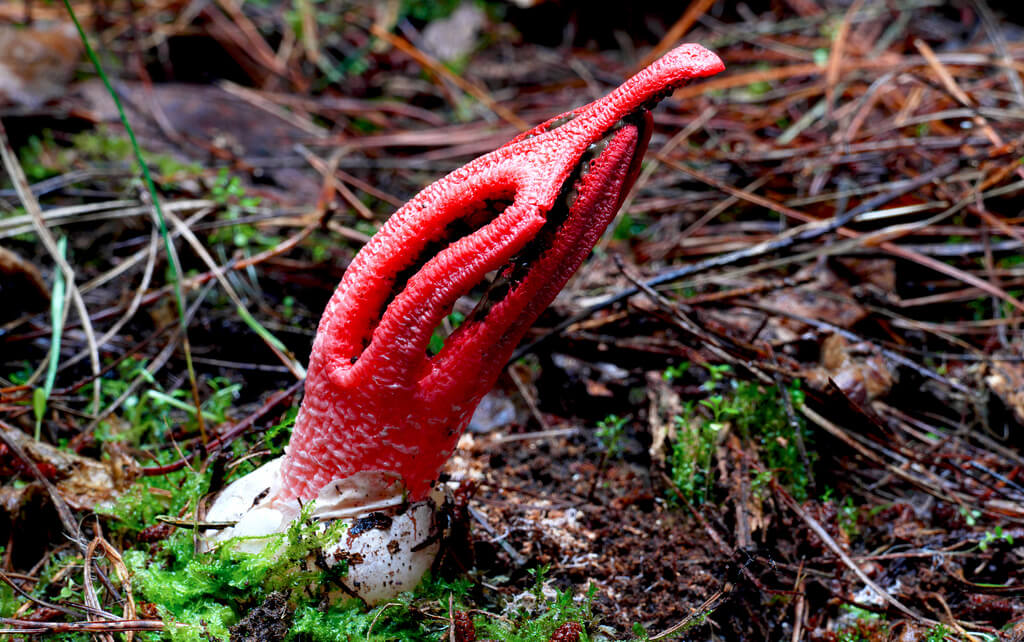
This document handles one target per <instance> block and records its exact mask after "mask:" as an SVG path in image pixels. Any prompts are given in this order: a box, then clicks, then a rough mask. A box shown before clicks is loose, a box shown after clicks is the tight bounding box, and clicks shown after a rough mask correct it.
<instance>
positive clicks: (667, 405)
mask: <svg viewBox="0 0 1024 642" xmlns="http://www.w3.org/2000/svg"><path fill="white" fill-rule="evenodd" d="M647 399H648V400H649V408H650V410H649V411H648V413H647V425H648V428H649V430H650V431H651V448H650V453H651V459H653V460H654V461H656V462H658V463H659V464H664V463H665V449H666V446H667V445H668V444H669V443H671V442H672V441H674V440H675V438H676V421H675V418H676V417H678V416H680V415H682V414H683V401H682V399H681V398H680V397H679V394H678V393H676V391H675V390H673V389H672V386H671V385H670V384H669V383H668V382H667V381H665V379H664V377H663V376H662V374H661V372H660V371H657V370H652V371H650V372H648V373H647Z"/></svg>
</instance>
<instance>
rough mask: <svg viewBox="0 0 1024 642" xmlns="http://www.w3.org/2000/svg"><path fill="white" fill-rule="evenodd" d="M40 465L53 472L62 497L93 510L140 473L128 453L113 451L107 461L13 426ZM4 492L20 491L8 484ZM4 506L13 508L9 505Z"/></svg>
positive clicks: (13, 435)
mask: <svg viewBox="0 0 1024 642" xmlns="http://www.w3.org/2000/svg"><path fill="white" fill-rule="evenodd" d="M7 435H8V436H9V437H10V438H11V439H13V440H15V441H16V442H17V443H18V445H20V446H21V448H22V449H23V450H24V451H25V452H26V453H27V454H28V456H29V457H30V458H31V459H32V461H33V462H34V463H35V464H36V466H37V467H38V468H40V469H41V470H43V471H48V472H46V473H44V474H48V476H52V481H53V482H54V484H55V485H56V486H57V490H58V491H59V492H60V494H61V497H63V498H64V501H66V502H67V503H68V506H70V507H71V508H72V509H75V510H92V509H93V508H95V506H96V504H98V503H100V502H103V501H107V500H110V499H113V498H115V497H117V496H118V495H119V494H120V493H122V492H123V491H124V490H126V489H127V488H128V487H129V486H130V485H131V484H132V482H134V481H135V480H136V479H137V478H138V477H139V467H138V465H137V464H136V463H135V461H134V460H133V459H132V458H131V457H129V456H128V455H127V454H125V453H122V452H118V451H111V452H108V453H106V454H107V457H106V458H105V459H104V460H103V461H97V460H95V459H93V458H91V457H83V456H81V455H77V454H75V453H72V452H67V451H65V450H61V449H59V448H56V447H54V446H51V445H50V444H47V443H43V442H41V441H36V440H35V439H33V438H32V437H30V436H28V435H26V434H25V433H23V432H21V431H19V430H9V431H7ZM4 490H5V493H3V495H4V496H5V497H7V498H8V499H9V500H16V499H17V497H19V496H20V495H17V494H14V493H10V491H8V490H7V487H6V486H5V487H4ZM4 508H6V509H8V510H9V509H10V508H11V507H10V506H7V505H5V506H4Z"/></svg>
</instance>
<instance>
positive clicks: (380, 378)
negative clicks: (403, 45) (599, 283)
mask: <svg viewBox="0 0 1024 642" xmlns="http://www.w3.org/2000/svg"><path fill="white" fill-rule="evenodd" d="M722 69H724V66H723V65H722V62H721V61H720V60H719V59H718V57H717V56H715V54H713V53H711V52H710V51H708V50H707V49H704V48H703V47H701V46H699V45H692V44H691V45H682V46H680V47H678V48H676V49H674V50H672V51H671V52H669V53H667V54H666V55H665V56H663V57H662V58H660V59H659V60H657V61H655V62H654V63H653V64H651V65H650V66H649V67H647V68H646V69H644V70H643V71H641V72H640V73H638V74H637V75H635V76H633V77H632V78H630V79H629V80H627V81H626V82H625V83H623V84H622V85H621V86H620V87H619V88H617V89H616V90H614V91H613V92H611V93H610V94H608V95H607V96H605V97H604V98H601V99H600V100H597V101H595V102H593V103H591V104H589V105H587V106H585V107H581V108H579V109H576V110H574V111H572V112H569V113H568V114H564V115H563V116H560V117H559V118H556V119H552V120H551V121H548V122H547V123H544V124H542V125H540V126H538V127H536V128H534V129H532V130H531V131H529V132H526V133H524V134H522V135H520V136H518V137H516V138H515V139H513V140H512V141H511V142H509V143H508V144H507V145H505V146H503V147H501V148H499V149H497V150H495V151H493V152H491V153H490V154H487V155H485V156H482V157H480V158H478V159H476V160H474V161H472V162H471V163H469V164H467V165H465V166H463V167H461V168H459V169H457V170H455V171H454V172H452V173H451V174H449V175H448V176H445V177H444V178H442V179H440V180H439V181H437V182H436V183H434V184H432V185H430V186H428V187H427V188H425V189H424V190H423V191H422V192H420V193H419V194H417V195H416V196H415V197H414V198H413V199H412V200H411V201H409V202H408V203H406V204H405V205H404V206H402V207H401V208H400V209H399V210H398V211H397V212H395V214H394V215H393V216H392V217H391V218H390V219H388V221H387V222H386V223H385V224H384V225H383V227H381V229H380V231H379V232H378V233H377V234H376V235H375V236H374V237H373V239H372V240H371V241H370V242H369V243H368V244H367V245H366V246H365V247H364V248H363V249H362V250H361V251H360V252H359V254H358V255H357V256H356V257H355V259H354V260H353V261H352V264H351V265H350V266H349V268H348V270H347V271H346V272H345V276H344V278H343V279H342V281H341V284H340V285H339V286H338V289H337V290H336V291H335V293H334V296H333V297H332V298H331V300H330V301H329V302H328V304H327V308H326V310H324V314H323V317H322V318H321V319H320V327H319V330H318V332H317V336H316V339H315V341H314V343H313V352H312V355H311V356H310V363H309V374H308V377H307V380H306V394H305V398H304V399H303V402H302V407H301V409H300V410H299V415H298V418H297V420H296V423H295V430H294V432H293V436H292V439H291V443H290V444H289V446H288V452H287V456H286V459H285V461H284V464H283V466H282V475H283V489H282V499H294V498H300V499H311V498H314V497H316V495H317V493H318V492H319V490H320V488H321V487H322V486H324V485H325V484H327V483H328V482H330V481H332V480H334V479H339V478H342V477H346V476H348V475H351V474H352V473H355V472H358V471H363V470H389V471H397V472H399V473H400V474H401V475H402V476H403V478H404V480H405V483H406V486H407V487H408V489H409V492H410V494H411V496H412V499H414V500H416V499H420V498H422V497H423V496H424V495H425V494H426V493H427V492H428V491H429V489H430V486H431V484H432V482H433V481H434V480H435V479H436V477H437V473H438V471H439V470H440V468H441V466H443V465H444V463H445V461H446V460H447V459H448V457H449V455H451V452H452V450H453V449H454V447H455V444H456V442H457V441H458V438H459V435H460V434H461V433H462V430H463V429H464V428H465V425H466V423H467V422H468V421H469V418H470V416H471V415H472V413H473V410H474V409H475V408H476V405H477V403H478V402H479V400H480V398H481V397H482V396H483V395H484V394H485V393H486V392H487V391H488V390H489V389H490V388H491V386H492V385H493V384H494V380H495V379H496V378H497V376H498V374H499V373H500V371H501V368H502V367H503V366H504V364H505V361H506V360H507V359H508V356H509V355H510V354H511V352H512V350H513V349H514V348H515V346H516V344H517V343H518V342H519V340H520V339H521V338H522V335H523V333H524V332H526V330H527V329H528V328H529V327H530V325H531V324H532V323H533V322H534V320H536V318H537V316H538V315H539V314H540V313H541V312H542V311H543V310H544V308H545V307H547V305H548V304H549V303H550V302H551V300H552V299H554V297H555V295H556V294H558V291H559V290H560V289H561V288H562V286H563V285H565V282H566V281H567V280H568V279H569V277H570V276H572V274H573V272H575V271H576V268H578V267H579V265H580V264H581V263H582V262H583V260H584V259H585V258H586V256H587V254H589V252H590V250H591V248H592V247H593V245H594V243H596V242H597V240H598V238H599V236H600V235H601V233H602V231H603V230H604V228H605V227H606V226H607V225H608V223H609V222H610V221H611V219H612V217H613V216H614V215H615V212H616V210H617V209H618V208H619V206H620V205H621V204H622V200H623V198H625V195H626V193H627V192H628V191H629V188H630V187H631V186H632V184H633V181H634V180H635V179H636V173H637V171H638V170H639V166H640V160H641V159H642V157H643V154H644V152H645V151H646V148H647V141H648V138H649V136H650V114H649V113H648V112H647V108H649V107H650V106H652V105H653V103H654V102H656V100H657V99H658V98H660V97H662V96H664V95H665V94H666V92H667V91H669V90H671V89H672V88H674V87H676V86H678V85H679V84H681V83H682V82H683V81H685V80H688V79H691V78H698V77H703V76H709V75H712V74H715V73H718V72H719V71H722ZM567 116H571V117H572V118H571V120H568V122H564V124H562V123H563V121H564V119H565V118H566V117H567ZM595 144H596V145H597V146H596V147H591V146H592V145H595ZM588 148H590V149H589V150H588ZM567 181H572V182H571V183H567ZM495 203H499V204H500V205H495ZM496 208H497V210H498V211H494V210H495V209H496ZM492 211H493V214H492V213H491V212H492ZM458 221H463V222H466V223H467V224H468V226H469V227H468V230H469V232H468V233H467V234H466V235H464V236H461V237H460V238H456V239H454V240H450V241H448V240H447V237H448V235H449V234H450V233H451V231H452V229H453V227H452V226H453V224H456V223H457V222H458ZM549 221H550V222H549ZM546 223H549V224H548V225H545V224H546ZM439 241H444V242H447V243H448V244H447V246H446V247H443V248H442V249H440V250H439V251H437V252H436V253H433V254H431V255H430V257H429V260H427V261H426V262H425V263H424V264H423V265H422V267H420V268H419V269H418V270H417V271H416V272H415V273H414V274H412V275H411V276H408V277H407V280H406V281H405V283H404V287H401V290H400V291H399V292H398V293H397V294H396V295H395V296H394V297H393V298H391V295H392V290H393V288H395V286H396V285H399V286H401V283H400V281H401V280H402V278H404V277H405V274H404V273H405V272H407V271H408V269H409V268H410V266H414V265H417V264H418V263H419V262H422V261H423V259H424V257H423V252H424V251H427V250H430V249H431V248H432V247H433V245H434V244H435V243H437V242H439ZM496 270H500V272H499V274H500V276H501V277H502V278H501V279H499V283H501V285H496V286H495V287H494V288H493V290H494V291H495V293H494V294H492V295H491V296H489V297H486V298H487V300H488V303H487V306H486V307H485V308H478V311H477V313H474V315H472V316H471V317H470V318H469V319H467V320H466V322H464V323H463V325H462V326H460V327H459V329H458V330H457V331H456V332H455V333H454V334H452V336H450V337H449V338H448V340H447V341H446V342H445V346H444V348H443V349H442V350H441V352H440V353H438V354H437V355H434V356H433V357H431V356H429V355H428V353H427V346H428V344H429V341H430V338H431V335H432V334H433V332H434V329H435V328H436V327H437V326H438V324H439V323H440V322H441V321H442V319H443V318H444V317H445V316H446V315H447V314H449V313H450V312H451V309H452V306H453V304H454V303H455V300H456V299H458V298H459V297H460V296H463V295H465V294H467V293H468V292H469V291H470V290H471V289H472V288H473V287H474V286H475V285H477V284H479V283H481V282H482V281H483V280H484V279H485V277H486V275H487V274H488V273H489V272H493V271H496ZM389 299H390V302H389Z"/></svg>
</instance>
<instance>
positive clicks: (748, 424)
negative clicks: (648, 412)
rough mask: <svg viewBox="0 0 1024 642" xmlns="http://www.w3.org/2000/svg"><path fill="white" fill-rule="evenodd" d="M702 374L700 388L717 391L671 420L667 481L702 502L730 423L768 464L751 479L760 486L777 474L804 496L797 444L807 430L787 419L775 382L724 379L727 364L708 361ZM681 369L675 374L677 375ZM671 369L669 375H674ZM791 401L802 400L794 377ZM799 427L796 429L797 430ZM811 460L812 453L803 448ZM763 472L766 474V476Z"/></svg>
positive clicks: (806, 480)
mask: <svg viewBox="0 0 1024 642" xmlns="http://www.w3.org/2000/svg"><path fill="white" fill-rule="evenodd" d="M706 371H707V373H706V374H707V377H706V379H705V380H704V382H703V383H702V384H701V386H700V388H701V390H704V391H707V392H717V393H718V394H713V395H709V396H707V397H705V398H704V399H701V400H700V401H699V402H697V403H695V402H693V401H691V402H689V403H687V404H686V405H685V406H684V410H683V413H682V414H681V415H679V416H677V417H676V418H675V419H676V435H677V436H676V440H675V442H674V443H673V445H672V451H671V454H670V457H669V464H670V466H671V469H672V480H673V482H674V483H675V485H676V487H677V488H678V489H679V491H680V492H681V493H682V495H683V497H684V498H685V499H686V500H687V501H691V502H703V501H706V500H708V499H709V498H710V494H711V484H712V477H711V474H710V470H711V462H712V458H713V456H714V452H715V446H716V442H717V440H718V436H719V435H720V434H722V431H723V430H725V429H727V428H731V429H735V430H737V431H738V432H739V433H740V435H741V436H742V437H743V439H744V440H745V441H747V442H748V443H753V444H756V445H757V447H758V449H759V453H760V456H761V460H762V461H763V462H764V464H765V466H766V467H767V469H768V470H767V471H764V473H758V472H756V471H754V472H753V473H752V475H753V477H752V479H751V481H752V484H754V485H755V486H756V487H761V486H763V485H764V484H765V483H767V482H768V480H769V479H772V478H774V479H776V480H777V481H778V482H779V483H781V484H782V485H783V486H785V487H786V488H787V489H789V491H790V492H791V493H792V494H793V496H794V497H796V498H797V499H798V500H800V501H803V500H804V499H806V498H807V485H808V484H809V481H810V476H809V473H808V471H807V470H806V468H805V466H804V461H803V457H802V455H801V453H800V449H799V446H798V444H799V443H800V440H803V443H805V444H806V443H808V441H809V440H810V433H809V432H808V431H807V428H806V425H805V422H804V421H803V418H802V417H800V416H796V417H794V421H791V420H790V417H789V415H788V414H787V412H786V405H785V404H784V403H783V401H782V399H781V398H780V396H779V391H778V389H777V388H775V387H771V388H765V387H763V386H760V385H758V384H756V383H752V382H747V381H729V380H728V379H726V375H727V374H728V373H729V369H728V367H727V366H713V365H712V366H708V367H707V368H706ZM684 373H686V371H685V370H684V371H683V372H682V373H679V375H680V377H681V375H682V374H684ZM676 378H677V377H676V376H675V373H674V374H673V377H672V378H671V380H672V381H675V380H676ZM787 394H788V395H789V396H790V402H791V403H792V405H793V406H799V405H800V404H802V403H803V393H802V392H801V391H800V386H799V382H795V383H794V384H793V385H792V386H791V387H790V388H789V389H788V390H787ZM798 431H799V434H798ZM808 459H810V460H812V461H813V459H814V458H813V453H808ZM765 473H767V476H766V475H765Z"/></svg>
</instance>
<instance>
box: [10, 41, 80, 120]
mask: <svg viewBox="0 0 1024 642" xmlns="http://www.w3.org/2000/svg"><path fill="white" fill-rule="evenodd" d="M81 55H82V42H81V40H79V38H78V32H77V31H76V30H75V26H74V25H72V24H71V23H68V22H61V23H51V24H48V25H47V24H38V25H33V26H31V27H24V28H19V27H15V26H13V25H0V104H14V105H20V106H22V107H27V108H29V109H35V108H36V107H39V106H40V105H42V104H43V103H45V102H46V101H48V100H50V99H52V98H57V97H58V96H61V95H63V94H64V93H65V92H66V91H67V85H68V82H70V80H71V76H72V74H73V73H74V71H75V64H76V63H77V62H78V59H79V57H80V56H81Z"/></svg>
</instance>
